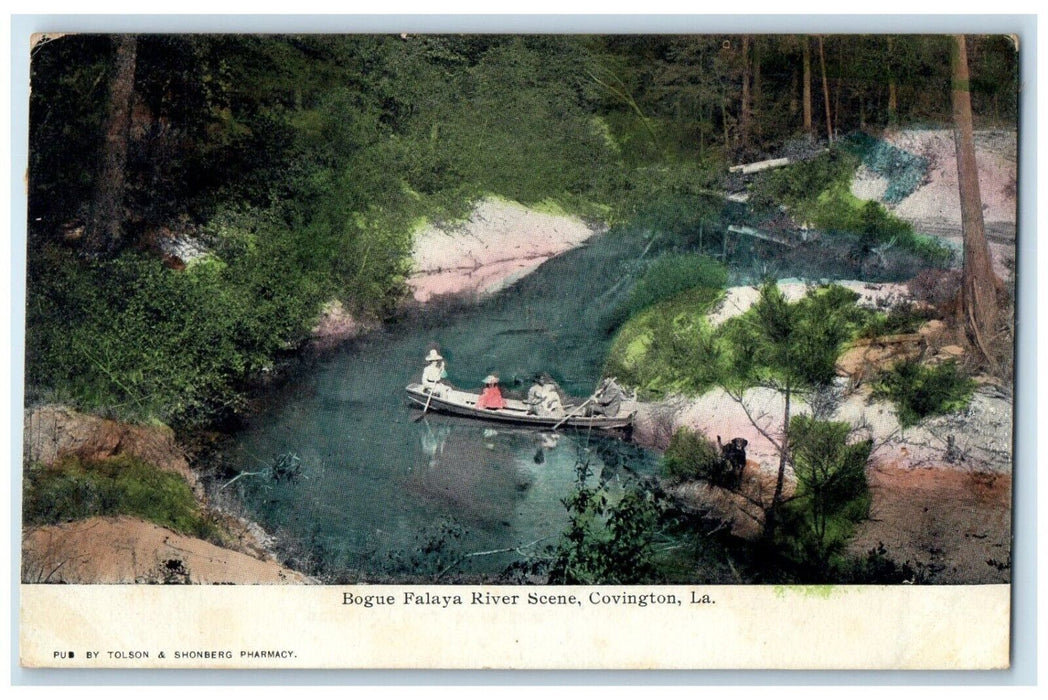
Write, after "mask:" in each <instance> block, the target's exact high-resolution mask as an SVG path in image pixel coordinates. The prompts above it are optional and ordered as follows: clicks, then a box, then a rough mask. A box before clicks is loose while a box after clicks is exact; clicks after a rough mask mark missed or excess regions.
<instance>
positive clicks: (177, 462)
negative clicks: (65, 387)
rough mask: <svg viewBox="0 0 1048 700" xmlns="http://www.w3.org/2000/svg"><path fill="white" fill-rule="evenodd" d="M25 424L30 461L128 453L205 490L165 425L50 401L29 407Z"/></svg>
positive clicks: (26, 452) (47, 463)
mask: <svg viewBox="0 0 1048 700" xmlns="http://www.w3.org/2000/svg"><path fill="white" fill-rule="evenodd" d="M23 430H24V432H23V437H24V456H25V459H26V461H27V462H39V463H41V464H43V465H45V466H52V465H54V463H55V462H57V461H58V460H60V459H61V458H62V457H66V456H72V457H77V458H79V459H82V460H85V461H97V460H102V459H106V458H108V457H114V456H116V455H121V454H126V455H130V456H132V457H137V458H138V459H141V460H143V461H145V462H149V463H150V464H152V465H153V466H155V467H157V468H158V469H161V470H163V471H168V472H174V473H176V474H180V475H181V476H182V477H184V478H185V480H186V481H187V482H188V483H189V484H190V486H192V487H193V489H194V491H196V492H197V493H198V495H199V493H200V485H199V483H198V481H197V478H196V475H195V474H194V473H193V471H192V470H191V469H190V468H189V463H188V462H187V461H186V457H185V454H184V453H183V451H182V449H181V448H180V447H179V446H178V444H177V443H176V442H175V434H174V431H172V430H171V429H170V428H168V427H166V426H147V425H127V424H125V423H118V422H117V421H114V420H108V419H105V418H99V417H98V416H91V415H87V414H85V413H78V412H76V411H74V410H72V409H70V408H66V407H64V406H56V405H49V406H40V407H38V408H35V409H33V410H32V411H30V412H29V413H28V414H27V416H26V418H25V425H24V429H23Z"/></svg>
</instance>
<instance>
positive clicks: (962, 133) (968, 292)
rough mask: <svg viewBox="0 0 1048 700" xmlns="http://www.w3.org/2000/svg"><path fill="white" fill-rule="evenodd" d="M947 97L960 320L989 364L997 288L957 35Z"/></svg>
mask: <svg viewBox="0 0 1048 700" xmlns="http://www.w3.org/2000/svg"><path fill="white" fill-rule="evenodd" d="M952 49H953V50H952V51H951V52H950V58H951V63H952V69H953V70H952V73H953V80H952V94H953V122H954V142H955V144H956V147H957V184H958V189H959V191H960V197H961V228H962V230H963V231H964V269H963V272H962V279H961V303H960V313H961V316H962V318H961V321H962V323H963V326H962V327H963V328H964V330H965V334H966V335H967V337H968V341H969V344H970V345H972V346H973V347H974V348H975V349H977V350H978V351H979V352H980V354H982V356H983V357H984V358H985V359H986V360H987V361H988V362H990V363H992V362H993V356H992V354H991V353H990V351H989V341H990V338H991V337H992V336H993V334H994V332H995V329H996V325H997V314H998V310H997V289H998V287H999V286H1000V281H999V280H998V279H997V275H996V274H995V273H994V271H993V264H992V263H991V261H990V251H989V247H988V246H987V244H986V231H985V228H984V223H983V215H982V197H981V195H980V193H979V170H978V167H977V165H976V162H975V139H974V138H973V136H972V131H973V127H972V100H971V90H970V83H969V77H968V52H967V48H966V46H965V40H964V35H963V34H958V35H956V36H955V37H954V41H953V46H952Z"/></svg>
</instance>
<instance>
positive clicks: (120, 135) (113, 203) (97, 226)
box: [84, 34, 138, 258]
mask: <svg viewBox="0 0 1048 700" xmlns="http://www.w3.org/2000/svg"><path fill="white" fill-rule="evenodd" d="M114 41H115V43H116V63H115V65H114V68H113V75H112V77H111V78H110V80H109V112H108V116H107V117H106V123H105V145H104V146H103V151H102V162H101V165H100V172H99V173H98V181H97V183H96V185H95V195H94V201H93V202H92V206H91V220H90V221H89V222H88V226H87V231H86V235H85V237H84V252H85V254H86V255H88V256H89V257H96V258H97V257H100V256H103V255H107V254H110V253H112V252H113V251H114V250H116V248H117V247H118V246H119V244H120V239H121V237H122V235H123V227H122V225H123V218H124V212H123V209H124V170H125V167H126V166H127V145H128V131H129V128H130V126H131V98H132V95H133V94H134V86H135V60H136V56H137V53H138V43H137V39H136V38H135V36H134V35H131V34H122V35H119V36H117V37H115V38H114Z"/></svg>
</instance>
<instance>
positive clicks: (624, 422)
mask: <svg viewBox="0 0 1048 700" xmlns="http://www.w3.org/2000/svg"><path fill="white" fill-rule="evenodd" d="M407 392H408V398H409V399H410V400H411V404H412V406H413V407H415V408H425V407H426V405H427V402H428V404H429V408H428V409H426V410H427V411H437V412H439V413H448V414H450V415H453V416H465V417H466V418H476V419H479V420H485V421H492V422H495V423H512V424H514V425H531V426H534V427H536V428H553V427H555V426H559V427H564V426H571V427H573V428H598V429H600V430H621V429H624V428H629V427H631V426H632V424H633V414H632V413H630V414H628V415H625V416H614V417H608V416H584V415H578V416H568V418H567V419H565V416H567V415H568V414H570V413H571V410H572V408H573V407H572V406H565V416H536V415H533V414H529V413H528V405H527V404H526V403H524V402H523V401H518V400H516V399H506V407H505V408H499V409H489V408H477V399H479V398H480V394H475V393H472V392H468V391H460V390H458V389H452V388H450V387H445V388H444V394H443V395H442V396H437V395H436V394H434V395H432V396H431V395H430V394H429V393H428V392H427V391H425V390H424V389H423V388H422V385H421V384H409V385H408V387H407Z"/></svg>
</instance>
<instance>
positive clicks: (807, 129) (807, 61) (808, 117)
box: [801, 36, 815, 141]
mask: <svg viewBox="0 0 1048 700" xmlns="http://www.w3.org/2000/svg"><path fill="white" fill-rule="evenodd" d="M803 42H804V43H803V44H802V46H803V51H802V54H803V57H804V61H803V62H804V80H803V81H801V82H802V89H803V91H804V96H803V97H802V98H801V101H802V102H803V103H804V133H806V134H807V135H808V139H809V140H812V141H814V140H815V132H814V130H813V125H812V108H811V40H810V39H809V38H808V37H807V36H805V37H804V38H803Z"/></svg>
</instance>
